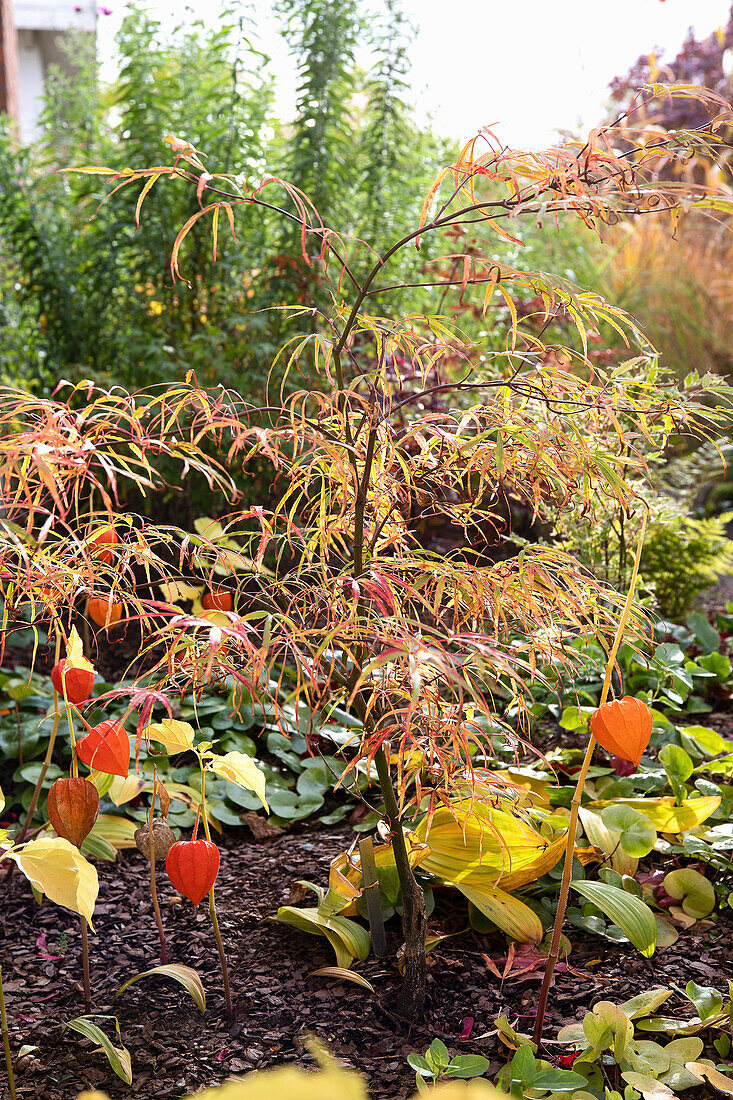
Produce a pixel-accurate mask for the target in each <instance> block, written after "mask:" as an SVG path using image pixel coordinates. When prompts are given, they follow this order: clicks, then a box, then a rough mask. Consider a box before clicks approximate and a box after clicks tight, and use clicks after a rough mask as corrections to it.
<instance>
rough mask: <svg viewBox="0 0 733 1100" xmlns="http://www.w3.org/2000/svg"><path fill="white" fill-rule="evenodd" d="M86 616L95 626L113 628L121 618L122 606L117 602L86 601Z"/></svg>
mask: <svg viewBox="0 0 733 1100" xmlns="http://www.w3.org/2000/svg"><path fill="white" fill-rule="evenodd" d="M87 614H88V616H89V618H90V619H91V620H92V622H95V623H96V624H97V626H107V627H110V626H113V625H114V623H117V622H119V621H120V619H121V618H122V604H121V603H120V602H119V600H113V601H112V602H111V603H110V602H109V600H100V599H98V598H96V597H95V598H94V599H91V600H87Z"/></svg>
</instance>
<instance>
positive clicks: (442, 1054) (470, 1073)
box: [407, 1039, 490, 1093]
mask: <svg viewBox="0 0 733 1100" xmlns="http://www.w3.org/2000/svg"><path fill="white" fill-rule="evenodd" d="M407 1064H408V1065H409V1066H410V1067H411V1069H414V1070H415V1084H416V1085H417V1091H418V1092H419V1093H427V1092H428V1091H429V1089H428V1082H429V1083H431V1084H437V1082H438V1081H442V1080H445V1079H448V1078H454V1077H459V1078H466V1079H467V1078H472V1077H483V1075H484V1074H485V1073H486V1071H487V1070H488V1068H489V1065H490V1062H489V1060H488V1058H483V1057H482V1056H481V1055H480V1054H456V1055H453V1056H451V1054H450V1053H449V1052H448V1048H447V1047H446V1045H445V1043H443V1042H442V1041H441V1040H440V1039H433V1041H432V1043H431V1044H430V1046H429V1047H428V1049H427V1050H426V1051H425V1054H424V1055H422V1054H408V1055H407Z"/></svg>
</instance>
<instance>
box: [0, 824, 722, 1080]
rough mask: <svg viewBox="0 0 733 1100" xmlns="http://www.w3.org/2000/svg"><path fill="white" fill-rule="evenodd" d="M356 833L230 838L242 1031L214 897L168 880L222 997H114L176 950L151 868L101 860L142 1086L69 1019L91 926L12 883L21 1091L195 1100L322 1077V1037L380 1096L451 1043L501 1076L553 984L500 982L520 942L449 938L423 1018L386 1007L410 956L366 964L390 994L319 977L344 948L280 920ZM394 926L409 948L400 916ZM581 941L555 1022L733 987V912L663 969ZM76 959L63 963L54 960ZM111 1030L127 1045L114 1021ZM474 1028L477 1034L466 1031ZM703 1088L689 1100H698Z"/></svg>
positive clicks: (698, 929)
mask: <svg viewBox="0 0 733 1100" xmlns="http://www.w3.org/2000/svg"><path fill="white" fill-rule="evenodd" d="M353 836H354V834H353V832H352V831H351V830H350V829H349V828H348V827H344V826H340V827H338V828H333V827H331V828H325V827H323V826H315V827H309V828H304V829H302V830H301V831H300V832H299V833H290V834H286V835H283V836H281V837H277V838H275V839H270V840H265V841H261V842H257V841H254V840H252V839H251V838H250V837H249V835H248V834H246V833H245V832H244V830H238V831H237V835H234V834H231V833H230V834H229V835H227V836H225V837H224V838H223V839H222V841H221V846H222V865H221V872H220V876H219V879H218V882H217V898H218V907H219V914H220V923H221V927H222V932H223V935H224V939H225V942H226V948H227V954H228V958H229V965H230V973H231V979H232V987H233V993H234V999H235V1004H236V1015H237V1018H236V1022H235V1023H234V1024H233V1025H232V1026H230V1025H228V1024H227V1022H226V1019H225V1013H224V1001H223V996H222V993H221V978H220V974H219V971H218V959H217V954H216V948H215V944H214V940H213V937H212V933H211V926H210V923H209V919H208V912H207V906H206V903H203V904H202V905H201V907H200V908H199V909H198V910H195V909H193V907H192V906H191V905H190V903H189V902H187V901H184V900H182V899H181V898H179V897H178V896H177V895H176V894H175V892H174V890H173V888H172V886H171V885H170V883H169V882H168V880H167V878H166V877H165V875H164V874H161V875H160V876H159V883H160V886H159V890H160V895H161V905H162V909H163V921H164V924H165V928H166V932H167V937H168V943H169V951H170V955H171V958H170V961H172V962H179V963H185V964H187V965H189V966H193V967H195V968H196V969H197V970H198V971H199V973H200V975H201V977H202V980H203V982H204V985H205V987H206V993H207V1009H206V1015H205V1016H203V1017H202V1016H201V1015H200V1014H199V1012H198V1011H197V1009H196V1008H195V1007H194V1005H193V1003H192V1002H191V1000H190V999H189V997H188V995H187V994H186V993H185V992H184V991H183V990H182V989H181V987H180V986H178V985H177V984H176V983H174V982H172V981H170V980H168V979H166V980H162V979H157V978H155V979H144V980H143V981H142V982H140V983H138V984H136V985H134V986H132V987H131V988H130V989H128V990H127V991H126V992H125V993H123V994H122V995H121V996H120V997H119V998H118V999H117V1000H113V997H114V994H115V991H116V990H117V988H118V987H119V986H120V985H121V984H122V983H123V982H124V981H125V980H126V979H128V978H129V977H131V976H132V975H134V974H136V973H139V972H141V971H143V970H146V969H148V968H149V967H151V966H154V965H156V964H157V963H159V962H160V959H159V957H158V955H157V952H158V939H157V934H156V931H155V924H154V920H153V914H152V908H151V903H150V895H149V893H148V888H147V883H148V875H147V864H146V862H145V861H144V860H143V857H142V856H141V855H140V854H138V853H137V852H135V851H133V852H130V851H126V852H123V853H121V854H120V855H119V856H118V859H117V863H116V864H111V863H107V862H97V867H98V870H99V878H100V893H99V902H98V904H97V908H96V915H95V927H96V934H95V935H92V936H90V944H91V959H92V980H93V986H94V1002H95V1003H94V1011H95V1012H100V1013H113V1014H115V1015H117V1017H118V1019H119V1022H120V1028H121V1032H122V1041H123V1042H124V1044H125V1045H126V1046H127V1047H128V1049H129V1050H130V1052H131V1055H132V1067H133V1074H134V1077H133V1084H132V1087H131V1088H127V1087H126V1086H125V1085H124V1084H123V1083H122V1082H121V1081H120V1080H119V1079H118V1078H117V1077H115V1076H114V1074H113V1073H112V1071H111V1070H110V1069H109V1068H108V1065H107V1062H106V1059H105V1057H104V1055H103V1054H102V1053H94V1048H93V1044H92V1043H90V1042H89V1041H87V1040H85V1039H83V1038H82V1037H81V1036H79V1035H76V1034H74V1033H71V1032H68V1031H67V1032H64V1031H62V1025H63V1024H64V1023H65V1022H66V1021H69V1020H71V1019H73V1018H74V1017H76V1016H79V1015H81V1014H82V1013H83V1011H84V1006H83V999H82V995H81V987H80V982H79V979H80V966H81V960H80V935H79V925H78V922H77V919H76V918H75V917H74V916H73V915H71V914H69V913H68V911H66V910H63V909H60V908H58V907H57V906H54V905H51V904H49V903H48V902H45V903H44V904H43V905H42V906H41V907H39V906H37V905H36V903H35V901H34V900H33V897H32V896H31V893H30V890H29V888H28V883H27V881H26V880H25V878H24V877H23V876H22V875H20V874H17V873H16V874H13V875H12V876H11V878H10V880H9V881H8V882H5V883H3V884H2V892H3V897H2V905H1V907H0V922H1V923H2V936H3V938H2V948H1V953H2V967H3V977H4V980H5V992H6V1000H7V1006H8V1015H9V1019H10V1026H11V1042H12V1047H13V1051H14V1053H16V1054H17V1052H18V1050H19V1048H20V1046H21V1045H22V1044H30V1045H34V1046H37V1047H38V1049H37V1050H36V1051H34V1052H33V1053H32V1054H31V1055H29V1056H28V1057H26V1058H24V1059H22V1060H21V1062H20V1064H19V1066H18V1075H17V1092H18V1096H19V1097H23V1098H31V1097H33V1098H36V1097H44V1098H49V1100H67V1098H72V1097H76V1095H77V1093H78V1092H79V1091H81V1090H82V1089H83V1088H88V1089H102V1090H105V1091H107V1092H109V1093H110V1095H111V1096H112V1097H116V1098H120V1097H123V1096H124V1097H140V1098H146V1100H148V1098H152V1097H181V1096H184V1095H186V1094H187V1093H188V1092H193V1091H194V1090H196V1089H200V1088H201V1087H202V1086H204V1085H212V1084H215V1083H219V1082H222V1081H224V1080H225V1079H226V1078H228V1077H231V1076H235V1075H241V1074H245V1073H247V1072H248V1071H250V1070H252V1069H259V1068H263V1067H269V1066H274V1065H277V1064H280V1063H283V1062H291V1061H297V1062H299V1063H301V1064H303V1065H310V1064H312V1060H311V1058H310V1055H309V1054H308V1052H307V1050H306V1048H305V1042H306V1040H307V1037H308V1035H315V1036H317V1038H318V1039H319V1040H321V1041H322V1042H323V1043H324V1044H326V1045H327V1046H328V1048H329V1049H330V1050H331V1051H332V1052H333V1053H334V1054H335V1055H336V1056H337V1057H338V1058H339V1059H340V1060H342V1061H343V1062H344V1063H346V1064H348V1065H350V1066H353V1067H354V1068H355V1069H358V1070H360V1071H361V1072H362V1073H363V1074H364V1075H365V1076H366V1077H367V1078H368V1080H369V1084H370V1087H371V1095H372V1097H373V1098H374V1100H387V1098H389V1100H392V1098H402V1097H407V1096H410V1095H412V1093H413V1092H414V1075H413V1073H412V1071H411V1070H410V1069H409V1068H408V1066H407V1064H406V1057H407V1054H408V1053H409V1052H410V1051H420V1052H422V1051H424V1049H425V1048H426V1047H427V1046H428V1045H429V1043H430V1041H431V1040H432V1039H433V1038H435V1037H436V1036H437V1037H439V1038H441V1039H442V1040H443V1041H444V1042H445V1043H446V1044H447V1046H448V1047H449V1048H450V1050H451V1051H452V1052H454V1053H481V1054H484V1055H486V1056H487V1057H489V1058H491V1059H492V1060H493V1062H494V1063H495V1064H494V1066H493V1067H492V1070H496V1071H498V1069H499V1068H500V1066H501V1064H502V1062H503V1060H504V1057H503V1053H502V1050H501V1047H500V1044H499V1043H498V1041H497V1038H496V1036H495V1035H489V1036H486V1033H487V1032H491V1031H492V1030H493V1028H494V1022H493V1021H494V1019H495V1017H496V1016H498V1015H499V1014H500V1013H504V1012H506V1013H507V1014H508V1015H509V1017H510V1020H511V1022H512V1023H515V1022H516V1021H517V1017H518V1018H519V1019H518V1024H517V1026H518V1028H519V1029H520V1030H525V1031H529V1030H531V1025H532V1014H533V1012H534V1009H535V1006H536V1001H537V990H538V987H539V975H533V976H532V979H531V980H529V981H524V982H519V983H517V982H510V981H507V982H505V983H504V985H503V987H502V985H501V983H500V982H499V980H498V979H497V978H496V977H495V976H494V975H492V974H491V973H490V971H489V970H488V968H487V966H486V964H485V962H484V960H483V958H482V953H486V954H488V955H490V956H491V957H492V958H493V959H494V960H495V961H496V962H497V963H498V965H499V969H501V963H502V960H503V959H504V958H505V956H506V942H505V940H504V938H503V936H501V935H496V936H479V935H477V934H475V933H474V932H472V931H466V932H464V934H462V935H460V936H456V937H455V938H452V939H449V940H447V941H445V942H444V943H442V944H441V945H440V946H439V948H438V949H437V951H436V952H435V954H434V955H433V956H431V969H430V977H429V1002H428V1007H427V1012H426V1016H425V1018H424V1019H423V1020H421V1021H420V1022H419V1023H409V1022H407V1021H405V1020H402V1019H399V1018H398V1017H396V1016H394V1015H392V1014H390V1013H389V1012H388V1011H386V1010H385V1009H384V1008H382V1007H381V1001H382V999H383V998H384V997H385V995H387V994H389V992H390V991H392V990H394V989H395V987H396V985H397V983H398V981H399V976H398V974H397V971H396V968H395V965H394V963H393V958H394V951H393V953H392V955H391V957H390V958H388V959H387V960H385V961H382V960H378V959H374V958H370V959H369V960H368V961H367V962H366V963H359V964H357V968H358V970H359V972H360V973H362V974H363V975H364V976H365V977H367V978H368V979H369V980H370V981H371V982H372V984H373V985H374V987H375V989H376V995H373V994H371V993H369V992H368V991H367V990H365V989H362V988H359V987H356V986H353V985H351V984H347V983H342V982H338V981H334V980H333V979H325V978H320V977H315V978H313V977H310V976H309V975H310V973H311V971H313V970H315V969H317V968H318V967H321V966H329V965H333V964H334V957H333V953H332V951H331V948H330V947H329V945H328V944H327V943H326V941H325V940H320V939H316V938H315V937H313V936H308V935H306V934H304V933H301V932H299V931H296V930H295V929H292V928H289V927H286V926H284V925H279V924H273V923H272V922H270V921H268V920H267V919H266V918H267V917H269V916H271V915H272V914H274V912H275V911H276V909H277V907H278V905H281V904H283V903H285V902H287V900H288V896H289V894H290V890H291V885H292V883H293V881H294V880H295V879H299V878H307V879H310V880H313V881H316V882H319V883H321V884H325V882H326V881H327V875H328V867H329V863H330V861H331V859H332V858H333V857H334V856H335V855H336V854H337V853H338V852H339V851H341V850H342V849H343V848H344V846H345V845H348V844H349V843H350V842H351V840H352V839H353ZM161 870H162V868H161ZM437 902H438V903H437V907H436V911H435V913H434V915H433V918H432V921H431V924H432V925H433V926H436V925H440V927H441V928H442V929H443V930H448V931H458V930H460V929H463V928H465V927H466V925H467V921H466V912H465V907H464V906H463V905H461V904H459V903H457V902H456V900H455V897H454V895H451V894H449V893H448V892H445V893H444V894H443V895H442V896H439V897H438V899H437ZM305 904H309V903H308V902H306V903H305ZM390 927H391V929H392V937H393V939H392V943H391V946H392V947H393V948H394V949H396V947H397V946H398V943H397V940H396V935H397V927H396V925H395V922H394V921H392V922H390ZM571 936H572V942H573V952H572V956H571V959H570V962H571V963H572V965H573V967H574V968H577V970H578V971H580V974H579V975H578V974H574V973H568V972H567V971H566V972H563V973H561V974H559V975H558V977H557V980H556V984H555V988H554V992H553V995H552V1004H551V1012H550V1023H551V1025H552V1026H553V1027H558V1026H560V1025H562V1024H563V1023H566V1022H569V1021H571V1020H573V1019H575V1018H576V1017H577V1014H578V1012H579V1010H580V1009H582V1008H584V1007H589V1006H590V1005H591V1004H592V1003H594V1002H595V1001H597V1000H599V999H603V1000H613V1001H621V1000H624V999H625V998H627V997H630V996H632V995H634V994H636V993H638V992H640V991H641V990H644V989H647V988H649V987H652V986H655V985H659V984H668V983H670V982H675V983H677V984H678V985H680V986H684V985H685V984H686V983H687V981H689V979H690V978H694V979H695V980H696V981H697V982H698V984H700V985H713V986H717V987H718V988H725V985H726V979H727V978H728V977H730V976H732V974H733V949H732V948H731V943H733V912H728V911H726V912H725V913H724V914H721V915H719V916H718V917H717V920H716V921H715V923H714V924H713V925H709V926H701V925H695V926H694V927H693V928H691V929H689V930H687V931H682V932H681V934H680V938H679V940H678V942H677V943H676V944H675V945H674V946H673V947H671V948H668V949H666V950H660V951H658V953H657V954H656V955H655V956H654V957H653V958H652V959H651V960H645V959H643V958H641V956H639V955H638V954H637V953H636V952H635V951H634V950H633V949H631V948H625V947H623V946H620V945H615V944H611V943H610V942H609V941H607V940H603V939H598V938H591V937H588V936H585V935H584V934H582V933H580V932H577V931H575V930H571ZM43 937H45V938H43ZM59 954H61V955H62V957H61V958H59V959H49V958H48V956H49V955H50V956H53V955H59ZM682 1005H683V1001H682V999H681V998H677V997H676V995H675V1001H670V1002H669V1007H670V1008H674V1007H675V1006H676V1007H679V1008H680V1009H681V1008H682ZM666 1010H667V1006H665V1012H666ZM100 1023H101V1024H102V1025H104V1023H105V1021H100ZM106 1023H107V1025H108V1027H107V1030H108V1031H109V1033H110V1034H111V1033H112V1032H111V1028H110V1026H109V1025H110V1024H111V1021H106ZM469 1032H470V1036H469V1037H468V1038H465V1039H464V1038H462V1037H461V1036H462V1034H463V1035H468V1033H469ZM3 1076H4V1075H3ZM1 1090H2V1086H0V1091H1ZM695 1093H698V1090H695V1092H694V1093H686V1095H687V1096H688V1097H690V1098H691V1100H692V1097H693V1096H694V1095H695ZM699 1095H702V1093H699ZM2 1096H3V1098H4V1097H5V1096H7V1093H6V1092H2Z"/></svg>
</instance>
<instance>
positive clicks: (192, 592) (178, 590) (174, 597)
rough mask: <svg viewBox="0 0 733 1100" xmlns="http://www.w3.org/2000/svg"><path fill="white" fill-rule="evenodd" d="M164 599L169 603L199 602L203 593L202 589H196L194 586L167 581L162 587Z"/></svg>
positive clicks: (182, 582) (181, 582)
mask: <svg viewBox="0 0 733 1100" xmlns="http://www.w3.org/2000/svg"><path fill="white" fill-rule="evenodd" d="M160 590H161V592H162V594H163V599H164V600H167V601H168V603H180V602H181V601H182V600H198V599H200V597H201V593H202V592H203V588H202V587H200V586H199V587H198V588H194V586H193V585H192V584H186V583H185V582H184V581H165V582H164V583H163V584H161V585H160Z"/></svg>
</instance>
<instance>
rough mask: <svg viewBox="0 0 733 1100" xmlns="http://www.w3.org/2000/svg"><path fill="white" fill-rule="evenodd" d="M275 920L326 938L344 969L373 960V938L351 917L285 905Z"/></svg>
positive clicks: (319, 908)
mask: <svg viewBox="0 0 733 1100" xmlns="http://www.w3.org/2000/svg"><path fill="white" fill-rule="evenodd" d="M273 920H276V921H280V922H281V923H282V924H292V925H293V927H294V928H299V929H300V930H301V932H310V933H311V935H314V936H325V938H326V939H327V940H328V942H329V943H330V944H331V947H332V948H333V949H334V951H335V952H336V962H337V963H338V965H339V966H341V967H343V968H344V969H348V968H349V966H350V965H351V961H352V959H355V958H356V959H361V960H362V962H363V961H364V959H366V958H368V956H369V947H370V944H371V937H370V935H369V933H368V932H367V931H366V929H365V928H362V926H361V925H360V924H357V923H356V921H353V920H349V918H348V917H341V916H336V915H335V914H334V913H326V912H324V911H323V909H322V908H321V906H318V908H317V909H299V908H297V907H296V906H294V905H281V906H280V908H279V909H278V911H277V916H276V917H273Z"/></svg>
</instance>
